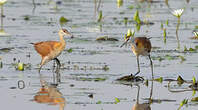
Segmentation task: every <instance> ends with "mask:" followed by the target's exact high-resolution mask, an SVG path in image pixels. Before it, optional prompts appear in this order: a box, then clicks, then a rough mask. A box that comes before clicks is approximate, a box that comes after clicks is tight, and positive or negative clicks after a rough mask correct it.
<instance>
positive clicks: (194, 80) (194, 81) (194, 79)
mask: <svg viewBox="0 0 198 110" xmlns="http://www.w3.org/2000/svg"><path fill="white" fill-rule="evenodd" d="M192 80H193V85H195V83H196V78H195V77H194V76H193V79H192Z"/></svg>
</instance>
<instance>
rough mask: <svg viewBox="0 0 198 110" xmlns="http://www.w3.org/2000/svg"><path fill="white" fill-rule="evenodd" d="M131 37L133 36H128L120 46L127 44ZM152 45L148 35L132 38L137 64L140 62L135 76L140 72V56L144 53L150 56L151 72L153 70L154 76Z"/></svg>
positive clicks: (132, 47)
mask: <svg viewBox="0 0 198 110" xmlns="http://www.w3.org/2000/svg"><path fill="white" fill-rule="evenodd" d="M130 38H131V37H128V36H127V38H126V40H125V42H124V43H123V44H122V45H121V46H120V47H122V46H123V45H125V44H126V43H127V42H128V41H129V39H130ZM151 47H152V46H151V42H150V38H147V37H135V38H134V37H132V38H131V49H132V51H133V53H134V54H135V55H136V59H137V64H138V71H137V72H136V74H135V75H134V76H136V75H137V74H139V73H140V65H139V56H140V55H142V56H148V58H149V60H150V65H151V72H152V78H153V63H152V60H151V56H150V52H151ZM131 75H133V74H131Z"/></svg>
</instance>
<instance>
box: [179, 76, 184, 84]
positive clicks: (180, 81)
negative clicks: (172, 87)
mask: <svg viewBox="0 0 198 110" xmlns="http://www.w3.org/2000/svg"><path fill="white" fill-rule="evenodd" d="M177 83H178V84H179V85H181V84H183V83H184V80H183V78H182V77H181V76H178V77H177Z"/></svg>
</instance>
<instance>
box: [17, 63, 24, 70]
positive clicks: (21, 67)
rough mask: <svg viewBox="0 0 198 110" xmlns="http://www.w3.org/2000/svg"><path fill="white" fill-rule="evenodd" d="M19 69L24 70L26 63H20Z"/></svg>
mask: <svg viewBox="0 0 198 110" xmlns="http://www.w3.org/2000/svg"><path fill="white" fill-rule="evenodd" d="M18 70H19V71H23V70H24V63H18Z"/></svg>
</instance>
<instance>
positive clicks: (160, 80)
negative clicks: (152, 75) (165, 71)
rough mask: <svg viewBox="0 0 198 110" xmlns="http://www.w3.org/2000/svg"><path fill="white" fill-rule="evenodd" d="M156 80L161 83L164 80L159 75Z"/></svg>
mask: <svg viewBox="0 0 198 110" xmlns="http://www.w3.org/2000/svg"><path fill="white" fill-rule="evenodd" d="M154 80H155V81H157V82H160V83H162V81H163V78H162V77H159V78H157V79H154Z"/></svg>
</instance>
